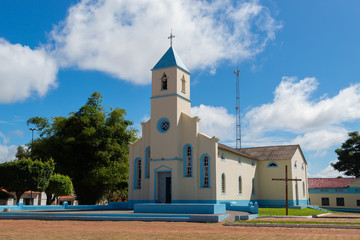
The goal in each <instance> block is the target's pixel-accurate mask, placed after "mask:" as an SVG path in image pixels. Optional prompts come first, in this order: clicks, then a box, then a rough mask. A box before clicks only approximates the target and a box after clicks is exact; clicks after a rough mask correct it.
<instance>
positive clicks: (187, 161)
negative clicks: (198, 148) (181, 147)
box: [186, 147, 192, 177]
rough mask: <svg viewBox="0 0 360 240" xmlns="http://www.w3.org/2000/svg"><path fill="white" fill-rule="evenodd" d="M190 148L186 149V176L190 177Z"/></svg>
mask: <svg viewBox="0 0 360 240" xmlns="http://www.w3.org/2000/svg"><path fill="white" fill-rule="evenodd" d="M191 156H192V153H191V147H187V148H186V176H187V177H191Z"/></svg>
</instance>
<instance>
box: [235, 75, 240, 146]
mask: <svg viewBox="0 0 360 240" xmlns="http://www.w3.org/2000/svg"><path fill="white" fill-rule="evenodd" d="M239 72H240V70H239V68H238V69H237V70H236V71H234V74H235V75H236V107H235V109H236V149H240V148H241V121H240V83H239Z"/></svg>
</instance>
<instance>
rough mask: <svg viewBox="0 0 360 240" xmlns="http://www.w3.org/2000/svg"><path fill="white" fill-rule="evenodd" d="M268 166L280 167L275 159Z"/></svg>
mask: <svg viewBox="0 0 360 240" xmlns="http://www.w3.org/2000/svg"><path fill="white" fill-rule="evenodd" d="M267 167H268V168H277V167H278V164H277V163H276V162H274V161H271V162H269V163H268V165H267Z"/></svg>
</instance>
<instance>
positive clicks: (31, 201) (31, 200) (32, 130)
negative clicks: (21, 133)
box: [29, 128, 36, 205]
mask: <svg viewBox="0 0 360 240" xmlns="http://www.w3.org/2000/svg"><path fill="white" fill-rule="evenodd" d="M29 129H30V131H31V150H32V147H33V144H34V131H35V130H36V128H29ZM30 205H34V204H33V198H32V189H30Z"/></svg>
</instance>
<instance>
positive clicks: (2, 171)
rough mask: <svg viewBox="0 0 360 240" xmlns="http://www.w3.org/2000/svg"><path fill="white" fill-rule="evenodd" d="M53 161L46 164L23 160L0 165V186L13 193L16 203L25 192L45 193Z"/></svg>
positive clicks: (52, 168) (38, 161)
mask: <svg viewBox="0 0 360 240" xmlns="http://www.w3.org/2000/svg"><path fill="white" fill-rule="evenodd" d="M54 167H55V165H54V161H53V160H52V159H49V160H48V161H47V162H42V161H40V160H35V161H33V160H31V159H29V158H27V159H26V158H23V159H19V160H14V161H11V162H5V163H2V164H0V175H1V178H0V180H1V183H0V184H1V186H0V187H2V188H4V189H6V190H7V191H9V192H15V194H16V198H17V202H19V200H20V197H21V195H23V194H24V192H25V191H28V190H32V191H40V192H42V191H45V189H46V187H47V185H48V183H49V179H50V176H51V175H52V173H53V171H54Z"/></svg>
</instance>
